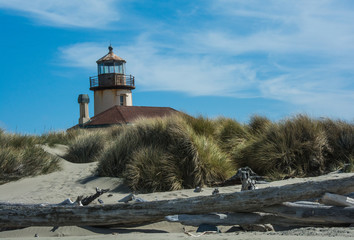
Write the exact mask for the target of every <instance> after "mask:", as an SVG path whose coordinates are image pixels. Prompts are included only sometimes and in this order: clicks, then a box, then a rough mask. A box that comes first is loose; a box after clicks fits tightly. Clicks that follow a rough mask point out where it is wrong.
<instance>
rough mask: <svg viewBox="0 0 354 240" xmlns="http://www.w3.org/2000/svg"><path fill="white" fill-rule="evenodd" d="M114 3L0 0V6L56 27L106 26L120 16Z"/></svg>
mask: <svg viewBox="0 0 354 240" xmlns="http://www.w3.org/2000/svg"><path fill="white" fill-rule="evenodd" d="M116 6H117V1H114V0H70V1H48V0H30V1H29V0H11V1H8V0H0V8H3V9H8V10H12V11H15V12H17V13H19V14H21V15H24V16H26V17H29V18H31V19H33V20H35V21H36V22H37V23H38V24H40V25H49V26H59V27H80V28H101V29H102V28H105V27H107V25H109V24H110V23H112V22H114V21H117V20H118V19H119V14H118V12H117V10H116Z"/></svg>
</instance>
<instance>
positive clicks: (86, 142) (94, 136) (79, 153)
mask: <svg viewBox="0 0 354 240" xmlns="http://www.w3.org/2000/svg"><path fill="white" fill-rule="evenodd" d="M106 135H107V134H106V132H104V131H100V130H92V131H81V133H80V134H78V135H77V136H76V137H75V138H73V139H72V140H71V141H70V142H69V143H68V144H69V149H68V152H67V154H66V155H65V156H64V159H66V160H68V161H69V162H73V163H88V162H94V161H97V158H98V156H99V154H101V153H102V151H103V149H104V148H105V146H106V141H107V136H106Z"/></svg>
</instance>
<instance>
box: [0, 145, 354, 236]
mask: <svg viewBox="0 0 354 240" xmlns="http://www.w3.org/2000/svg"><path fill="white" fill-rule="evenodd" d="M44 148H45V150H46V151H48V152H49V153H51V154H54V155H57V156H59V157H62V156H64V155H65V151H66V147H65V146H62V145H57V146H56V147H55V148H49V147H44ZM61 166H62V170H61V171H58V172H54V173H51V174H47V175H42V176H36V177H31V178H25V179H21V180H18V181H15V182H10V183H7V184H3V185H0V202H9V203H59V202H62V201H63V200H65V199H67V198H71V199H72V200H75V199H76V197H77V196H79V195H90V194H93V193H95V188H96V187H99V188H101V189H106V188H109V189H110V192H109V193H108V194H104V195H102V196H101V197H100V199H102V200H103V202H104V204H114V203H117V201H118V200H120V199H121V198H123V197H125V196H126V195H127V194H129V193H130V191H129V189H128V188H127V187H126V186H125V185H124V183H123V180H122V179H119V178H107V177H104V178H102V177H97V176H96V174H95V169H96V166H97V163H85V164H74V163H70V162H68V161H66V160H64V159H62V158H61ZM323 178H326V176H323ZM302 181H306V179H288V180H286V181H278V182H273V183H271V184H265V185H259V187H267V186H270V185H272V186H274V185H278V186H279V185H283V184H286V183H292V182H302ZM219 190H220V192H221V193H230V192H235V191H240V186H230V187H223V188H219ZM212 191H213V188H204V189H203V191H202V192H200V193H195V192H194V191H193V189H187V190H180V191H173V192H158V193H151V194H139V195H138V196H139V197H141V198H143V199H145V200H148V201H153V200H165V199H175V198H187V197H193V196H201V195H211V193H212ZM109 195H112V196H110V197H109ZM92 204H99V203H98V202H97V201H95V202H93V203H92ZM183 227H184V226H182V225H181V224H180V223H169V222H159V223H153V224H149V225H144V226H132V227H129V228H128V227H125V228H111V229H105V228H94V227H76V226H68V227H59V228H54V227H28V228H24V229H18V230H8V231H2V232H0V238H18V239H26V238H31V239H33V237H34V236H35V235H37V236H39V237H40V238H41V239H46V238H49V239H51V238H56V237H63V238H64V239H134V240H136V239H137V238H142V239H182V238H193V237H192V236H188V235H186V234H185V233H184V229H183ZM220 229H221V231H222V233H221V234H212V235H203V236H201V237H200V239H234V238H237V239H284V238H286V239H310V238H311V239H313V240H315V239H325V238H331V237H334V236H335V237H336V239H348V238H352V237H354V228H301V229H294V230H288V231H281V232H268V233H258V232H242V231H239V230H238V229H237V228H235V227H232V226H230V227H220ZM185 230H186V231H191V232H193V234H197V233H195V230H196V228H194V227H188V226H186V227H185Z"/></svg>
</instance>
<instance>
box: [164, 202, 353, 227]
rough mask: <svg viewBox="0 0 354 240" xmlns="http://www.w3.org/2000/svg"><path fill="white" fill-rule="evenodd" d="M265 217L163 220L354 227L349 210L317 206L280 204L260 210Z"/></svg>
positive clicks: (174, 218) (242, 215) (207, 216)
mask: <svg viewBox="0 0 354 240" xmlns="http://www.w3.org/2000/svg"><path fill="white" fill-rule="evenodd" d="M264 212H265V213H261V212H258V213H227V214H220V213H214V214H203V215H187V214H182V215H174V216H167V217H166V220H168V221H171V222H181V223H182V224H184V225H191V226H199V225H200V224H202V223H204V224H212V225H226V226H230V225H243V224H267V223H270V224H273V225H280V226H338V225H343V224H352V223H354V208H353V207H350V208H348V207H346V208H344V207H332V206H326V205H320V204H312V205H311V204H298V203H284V204H281V205H275V206H271V207H267V208H265V209H264Z"/></svg>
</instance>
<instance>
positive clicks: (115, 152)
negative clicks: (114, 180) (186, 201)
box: [98, 115, 233, 191]
mask: <svg viewBox="0 0 354 240" xmlns="http://www.w3.org/2000/svg"><path fill="white" fill-rule="evenodd" d="M154 151H156V152H154ZM158 166H160V167H161V168H160V169H159V168H158ZM150 168H151V169H150ZM172 168H173V170H172ZM209 168H213V169H209ZM226 168H227V169H226ZM209 170H210V171H209ZM232 170H233V168H232V166H231V163H230V162H229V161H228V159H227V157H226V155H225V154H223V153H222V152H221V151H220V149H219V148H218V146H217V145H216V144H215V143H213V140H212V139H211V138H208V137H205V136H201V135H199V134H197V133H195V132H194V130H193V129H192V128H191V127H190V126H189V125H188V123H186V121H185V119H184V117H180V116H177V115H176V116H173V117H168V118H163V119H160V118H158V119H153V120H151V119H149V120H142V121H139V122H137V123H136V124H134V125H133V126H126V127H124V128H123V129H122V130H121V133H120V134H119V135H118V136H117V138H116V139H115V141H114V142H113V144H112V145H111V146H110V147H109V148H107V149H106V151H105V153H104V154H102V155H101V156H100V161H99V166H98V172H99V174H100V175H101V176H114V177H125V179H126V181H127V183H128V185H129V186H130V187H131V188H133V189H135V190H143V189H144V190H146V188H147V190H149V191H159V190H164V189H170V190H175V189H179V188H182V187H184V188H193V187H196V186H202V185H204V184H210V183H212V182H216V181H220V180H222V179H226V178H227V177H229V176H230V173H231V172H232ZM156 174H158V176H155V175H156ZM162 179H164V180H162Z"/></svg>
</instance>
